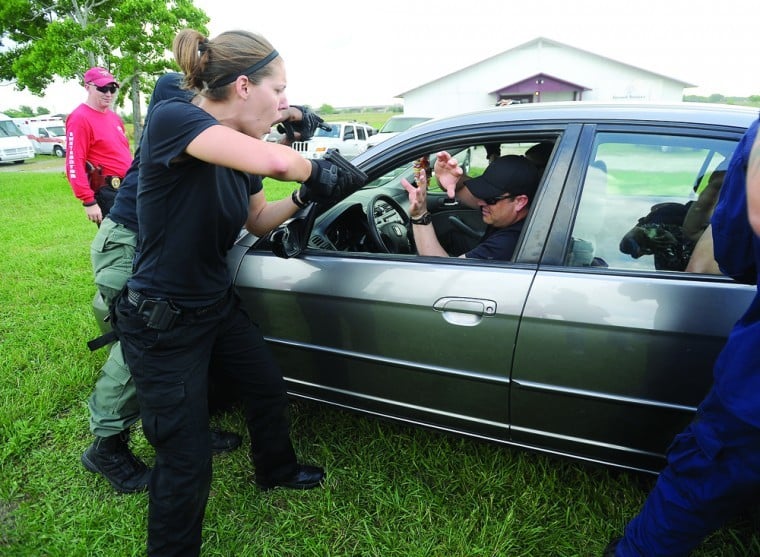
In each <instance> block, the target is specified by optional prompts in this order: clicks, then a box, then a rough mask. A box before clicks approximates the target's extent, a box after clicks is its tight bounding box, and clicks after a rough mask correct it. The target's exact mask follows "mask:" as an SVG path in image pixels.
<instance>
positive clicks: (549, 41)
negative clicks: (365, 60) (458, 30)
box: [395, 37, 697, 97]
mask: <svg viewBox="0 0 760 557" xmlns="http://www.w3.org/2000/svg"><path fill="white" fill-rule="evenodd" d="M540 44H546V45H551V46H558V47H561V48H565V49H570V50H575V51H577V52H582V53H584V54H586V55H588V56H594V57H596V58H600V59H603V60H608V61H610V62H614V63H615V64H620V65H621V66H626V67H628V68H632V69H635V70H638V71H642V72H647V73H649V74H652V75H655V76H658V77H661V78H663V79H667V80H670V81H673V82H674V83H679V84H681V85H683V87H684V88H689V87H697V85H695V84H693V83H688V82H686V81H682V80H680V79H676V78H674V77H670V76H667V75H663V74H660V73H657V72H653V71H651V70H647V69H646V68H640V67H638V66H634V65H632V64H627V63H626V62H621V61H619V60H615V59H613V58H609V57H607V56H602V55H601V54H597V53H596V52H591V51H588V50H583V49H582V48H577V47H574V46H572V45H568V44H565V43H561V42H559V41H555V40H552V39H548V38H546V37H536V38H535V39H533V40H530V41H528V42H526V43H522V44H520V45H517V46H515V47H512V48H509V49H507V50H505V51H503V52H500V53H498V54H494V55H493V56H489V57H488V58H485V59H483V60H481V61H479V62H475V63H474V64H470V65H469V66H465V67H464V68H461V69H459V70H457V71H454V72H451V73H448V74H446V75H442V76H441V77H439V78H436V79H434V80H432V81H428V82H427V83H423V84H422V85H419V86H417V87H413V88H412V89H409V90H408V91H404V92H403V93H399V94H398V95H395V97H404V96H405V95H407V94H409V93H411V92H412V91H416V90H417V89H421V88H423V87H427V86H428V85H430V84H431V83H435V82H436V81H439V80H441V79H444V78H446V77H449V76H451V75H455V74H457V73H460V72H462V71H464V70H467V69H469V68H473V67H475V66H478V65H479V64H482V63H483V62H486V61H488V60H492V59H494V58H500V57H502V56H504V55H505V54H508V53H510V52H513V51H517V50H522V49H526V48H531V47H533V46H538V45H540ZM536 69H537V70H538V71H540V70H541V68H536ZM526 79H529V78H526ZM554 79H558V78H554ZM566 83H567V82H566Z"/></svg>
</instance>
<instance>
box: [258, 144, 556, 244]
mask: <svg viewBox="0 0 760 557" xmlns="http://www.w3.org/2000/svg"><path fill="white" fill-rule="evenodd" d="M498 145H499V147H500V154H501V155H507V154H519V155H524V156H526V157H528V158H529V159H530V160H531V161H532V162H535V164H536V165H537V166H538V167H539V168H540V169H541V170H542V171H543V169H544V168H545V167H546V163H547V161H548V158H549V156H550V155H551V150H552V148H553V139H552V140H542V141H536V140H532V141H511V142H509V141H505V142H503V143H500V144H498ZM488 149H493V146H492V145H489V147H488ZM450 152H451V154H452V156H454V157H455V158H456V159H457V161H458V162H459V164H460V166H461V167H462V169H463V171H464V172H465V174H466V175H467V176H469V177H475V176H479V175H480V174H482V173H483V171H484V170H485V168H486V166H487V165H488V163H489V160H488V150H487V148H486V145H484V144H474V145H471V146H466V147H464V148H461V147H460V148H456V149H451V150H450ZM435 156H436V152H434V153H424V154H422V156H421V157H417V158H414V159H412V160H405V161H403V162H402V163H401V164H397V165H395V166H394V167H392V168H391V169H389V170H388V171H386V172H384V173H383V174H382V176H380V177H379V178H376V179H375V180H372V181H371V182H370V183H368V184H366V185H365V186H364V187H363V188H362V189H361V190H359V191H357V192H355V193H353V194H352V195H350V196H348V197H347V198H346V199H344V200H342V201H341V202H339V203H337V204H336V205H335V206H333V207H329V208H322V209H321V211H322V213H321V214H320V215H319V216H318V217H317V218H316V220H315V225H314V228H313V229H312V231H311V234H310V236H309V240H308V248H310V249H317V250H327V251H336V252H343V253H391V254H396V255H415V254H416V249H415V246H414V237H413V234H412V232H411V226H410V224H409V216H408V196H407V193H406V191H405V190H404V188H403V186H402V185H401V179H402V178H405V179H407V180H409V181H410V182H413V181H414V176H415V163H417V162H418V161H419V160H420V159H426V160H427V161H428V162H427V166H428V167H429V168H433V167H434V161H435ZM539 187H540V186H539ZM428 210H429V211H430V213H431V214H432V216H433V226H434V227H435V230H436V235H437V237H438V239H439V241H440V243H441V245H442V246H443V247H444V249H445V250H446V251H447V253H448V254H449V255H451V256H458V255H460V254H462V253H465V252H466V251H469V250H470V249H472V248H473V247H474V246H475V245H477V243H478V242H479V240H480V238H481V237H482V235H483V233H484V231H485V224H484V223H483V220H482V219H481V216H480V211H479V210H477V209H473V208H470V207H468V206H466V205H463V204H461V203H458V202H457V201H456V200H452V199H449V198H448V196H447V195H446V193H445V191H443V190H442V189H441V188H440V187H439V184H438V181H437V179H436V177H435V174H434V173H433V175H432V176H431V178H430V180H429V186H428ZM257 247H266V245H265V244H261V245H259V246H257Z"/></svg>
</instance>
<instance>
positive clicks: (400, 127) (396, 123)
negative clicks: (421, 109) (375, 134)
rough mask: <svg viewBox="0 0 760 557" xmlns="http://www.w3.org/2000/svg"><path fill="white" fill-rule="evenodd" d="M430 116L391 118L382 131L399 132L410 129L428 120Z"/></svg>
mask: <svg viewBox="0 0 760 557" xmlns="http://www.w3.org/2000/svg"><path fill="white" fill-rule="evenodd" d="M428 120H430V118H391V119H390V120H388V121H387V122H386V123H385V124H384V125H383V127H382V128H380V133H399V132H403V131H406V130H408V129H409V128H411V127H412V126H416V125H417V124H421V123H422V122H426V121H428Z"/></svg>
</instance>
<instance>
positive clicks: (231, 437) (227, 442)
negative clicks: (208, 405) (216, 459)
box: [210, 428, 243, 454]
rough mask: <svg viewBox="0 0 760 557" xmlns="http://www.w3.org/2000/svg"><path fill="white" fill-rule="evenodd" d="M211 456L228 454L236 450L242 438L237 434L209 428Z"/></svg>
mask: <svg viewBox="0 0 760 557" xmlns="http://www.w3.org/2000/svg"><path fill="white" fill-rule="evenodd" d="M210 433H211V454H222V453H229V452H232V451H234V450H235V449H237V448H238V447H239V446H240V444H241V443H242V442H243V438H242V437H240V435H238V434H237V433H233V432H231V431H224V430H221V429H216V428H211V432H210Z"/></svg>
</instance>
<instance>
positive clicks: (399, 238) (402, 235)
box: [367, 193, 412, 253]
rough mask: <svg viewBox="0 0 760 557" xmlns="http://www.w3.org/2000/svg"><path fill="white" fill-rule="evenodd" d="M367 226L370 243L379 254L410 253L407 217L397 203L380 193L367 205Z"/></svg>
mask: <svg viewBox="0 0 760 557" xmlns="http://www.w3.org/2000/svg"><path fill="white" fill-rule="evenodd" d="M381 202H382V204H384V205H387V206H388V207H390V209H391V211H387V210H385V209H384V208H382V205H381ZM378 206H380V207H378ZM376 212H377V213H378V214H377V215H376ZM378 217H382V218H378ZM378 220H380V222H379V223H378ZM367 224H368V228H369V235H370V237H371V238H372V242H373V243H374V244H375V245H376V246H377V248H378V249H379V250H380V251H381V252H384V253H412V244H411V242H410V241H409V215H407V214H406V211H404V208H403V207H402V206H401V205H400V204H399V203H398V201H396V200H395V199H393V198H392V197H390V196H389V195H385V194H383V193H381V194H380V195H376V196H375V197H373V198H372V200H371V201H370V202H369V204H368V205H367Z"/></svg>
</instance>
